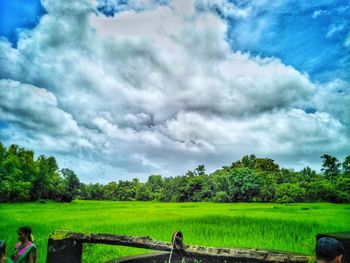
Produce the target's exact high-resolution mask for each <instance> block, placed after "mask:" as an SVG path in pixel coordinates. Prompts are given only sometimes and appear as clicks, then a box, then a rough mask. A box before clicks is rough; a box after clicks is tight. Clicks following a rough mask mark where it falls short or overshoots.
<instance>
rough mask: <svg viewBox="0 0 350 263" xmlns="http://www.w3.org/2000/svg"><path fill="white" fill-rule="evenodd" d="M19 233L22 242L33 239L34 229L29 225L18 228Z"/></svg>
mask: <svg viewBox="0 0 350 263" xmlns="http://www.w3.org/2000/svg"><path fill="white" fill-rule="evenodd" d="M17 235H18V240H19V241H21V242H25V241H33V238H32V229H31V228H30V227H29V226H24V227H20V228H18V231H17Z"/></svg>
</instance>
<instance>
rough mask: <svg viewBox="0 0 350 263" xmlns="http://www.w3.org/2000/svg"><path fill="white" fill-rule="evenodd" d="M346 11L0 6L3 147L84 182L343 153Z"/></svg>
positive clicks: (337, 0)
mask: <svg viewBox="0 0 350 263" xmlns="http://www.w3.org/2000/svg"><path fill="white" fill-rule="evenodd" d="M349 18H350V1H345V0H319V1H297V0H283V1H282V0H277V1H273V3H272V2H271V1H267V0H255V1H252V0H76V1H70V0H60V1H55V0H42V1H39V0H31V1H29V0H12V1H7V0H0V141H1V142H2V143H3V144H4V145H5V146H9V145H10V144H12V143H16V144H19V145H20V146H22V147H25V148H27V149H32V150H34V151H35V153H36V154H37V155H40V154H45V155H50V156H55V157H56V159H57V162H58V164H59V166H60V167H61V168H63V167H67V168H70V169H72V170H74V171H75V172H76V173H77V175H78V177H79V178H80V179H81V181H83V182H100V183H106V182H109V181H117V180H125V179H131V178H134V177H137V178H139V179H140V180H141V181H145V180H146V179H147V177H148V176H149V175H151V174H161V175H163V176H176V175H181V174H184V173H185V172H186V171H187V170H193V169H194V168H195V167H197V166H198V165H200V164H204V165H205V166H206V169H207V171H208V172H212V171H214V170H216V169H218V168H220V167H222V166H223V165H229V164H231V163H232V162H233V161H235V160H238V159H240V158H241V157H242V156H243V155H245V154H252V153H254V154H255V155H257V156H258V157H269V158H273V159H274V160H276V162H277V163H279V164H281V165H282V166H285V167H288V168H293V169H296V170H298V169H302V168H303V167H305V166H307V165H308V166H310V167H312V168H314V169H317V170H319V169H320V164H321V161H322V160H321V158H320V156H321V155H323V154H325V153H327V154H331V155H334V156H336V157H337V158H338V159H339V160H340V161H342V160H343V158H344V157H345V156H347V155H349V154H350V151H349V149H350V106H349V105H350V70H349V69H350V19H349Z"/></svg>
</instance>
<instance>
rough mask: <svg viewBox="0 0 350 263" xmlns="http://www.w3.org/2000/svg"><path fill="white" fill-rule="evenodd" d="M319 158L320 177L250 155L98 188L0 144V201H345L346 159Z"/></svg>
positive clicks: (349, 194) (348, 191)
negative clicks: (215, 165)
mask: <svg viewBox="0 0 350 263" xmlns="http://www.w3.org/2000/svg"><path fill="white" fill-rule="evenodd" d="M321 158H322V160H323V165H322V173H316V172H315V171H314V170H312V169H311V168H309V167H306V168H304V169H303V170H301V171H294V170H292V169H286V168H280V167H279V165H278V164H276V163H275V162H274V160H272V159H269V158H257V157H256V156H255V155H250V156H244V157H243V158H242V160H239V161H236V162H233V163H232V164H231V165H230V166H224V167H222V168H221V169H219V170H217V171H215V172H214V173H212V174H207V173H206V171H205V167H204V166H203V165H200V166H198V167H197V168H196V169H194V170H193V171H188V172H187V173H186V174H185V175H182V176H176V177H169V178H163V177H162V176H161V175H151V176H149V178H148V180H147V182H145V183H143V182H140V181H139V180H138V179H136V178H135V179H132V180H131V181H127V180H126V181H123V180H119V181H118V182H110V183H108V184H106V185H102V184H98V183H97V184H83V183H80V182H79V179H78V178H77V176H76V175H75V173H74V172H73V171H72V170H69V169H66V168H64V169H60V170H59V167H58V165H57V163H56V160H55V158H54V157H46V156H44V155H41V156H39V157H38V158H37V159H36V160H35V159H34V153H33V152H32V151H29V150H25V149H23V148H20V147H18V146H17V145H11V146H10V147H8V148H6V147H4V146H3V145H2V144H1V143H0V201H2V202H4V201H25V200H41V199H50V200H56V201H71V200H73V199H74V198H80V199H88V200H120V201H127V200H141V201H149V200H159V201H164V202H186V201H193V202H199V201H215V202H251V201H257V202H282V203H290V202H303V201H329V202H350V156H347V157H346V158H345V160H344V162H343V163H340V162H339V161H338V160H337V159H336V158H335V157H333V156H330V155H326V154H325V155H323V156H321Z"/></svg>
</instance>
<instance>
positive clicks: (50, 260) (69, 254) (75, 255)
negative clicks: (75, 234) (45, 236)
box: [46, 232, 83, 263]
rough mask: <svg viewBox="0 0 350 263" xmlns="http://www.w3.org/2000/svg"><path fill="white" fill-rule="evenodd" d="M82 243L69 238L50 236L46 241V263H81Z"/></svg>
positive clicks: (57, 235) (56, 235)
mask: <svg viewBox="0 0 350 263" xmlns="http://www.w3.org/2000/svg"><path fill="white" fill-rule="evenodd" d="M82 254H83V246H82V242H81V241H79V240H76V239H74V238H71V237H65V236H62V235H59V234H58V233H57V232H55V233H54V234H52V235H51V236H50V237H49V240H48V248H47V258H46V262H47V263H63V262H64V263H81V262H82Z"/></svg>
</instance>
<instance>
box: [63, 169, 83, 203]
mask: <svg viewBox="0 0 350 263" xmlns="http://www.w3.org/2000/svg"><path fill="white" fill-rule="evenodd" d="M60 174H61V176H62V177H63V185H64V192H63V193H62V201H66V202H71V201H72V200H73V199H74V198H76V197H77V195H78V193H79V188H80V181H79V179H78V177H77V176H76V174H75V173H74V172H73V171H72V170H70V169H68V168H63V169H61V170H60Z"/></svg>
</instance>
